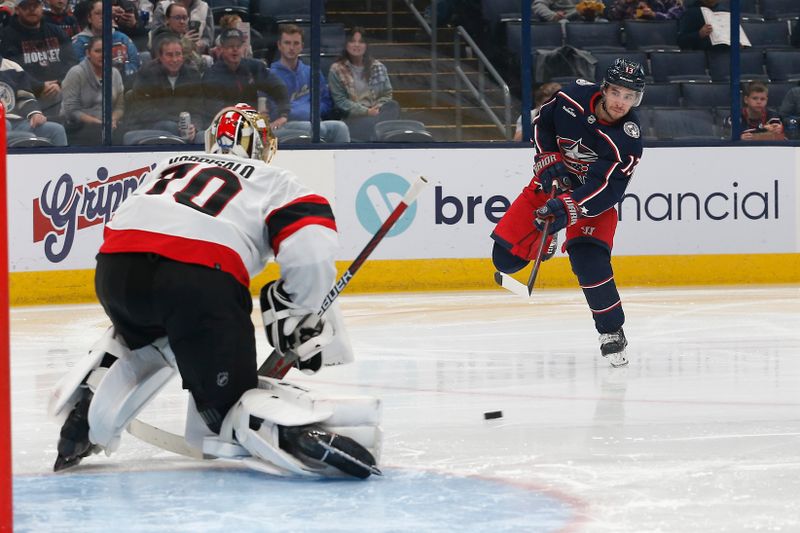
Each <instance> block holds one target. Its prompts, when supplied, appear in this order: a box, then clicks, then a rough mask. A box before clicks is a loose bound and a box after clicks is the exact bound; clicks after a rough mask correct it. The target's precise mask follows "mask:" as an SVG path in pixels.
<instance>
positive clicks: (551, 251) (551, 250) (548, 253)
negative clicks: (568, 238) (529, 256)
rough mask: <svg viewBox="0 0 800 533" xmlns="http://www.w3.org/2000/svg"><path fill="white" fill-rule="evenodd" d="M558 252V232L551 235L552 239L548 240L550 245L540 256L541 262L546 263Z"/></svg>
mask: <svg viewBox="0 0 800 533" xmlns="http://www.w3.org/2000/svg"><path fill="white" fill-rule="evenodd" d="M557 251H558V232H555V233H553V238H552V239H551V240H550V244H548V245H547V249H545V251H544V253H543V254H542V261H547V260H548V259H550V258H551V257H553V256H554V255H556V252H557Z"/></svg>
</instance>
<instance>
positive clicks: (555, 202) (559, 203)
mask: <svg viewBox="0 0 800 533" xmlns="http://www.w3.org/2000/svg"><path fill="white" fill-rule="evenodd" d="M579 213H580V207H578V204H577V203H575V200H574V199H573V198H572V196H570V195H569V194H562V195H560V196H556V197H555V198H551V199H550V200H547V203H545V204H544V205H543V206H542V207H540V208H539V209H537V210H536V220H534V221H533V223H534V225H536V229H538V230H539V231H544V225H545V223H546V222H547V221H548V220H549V221H550V227H549V228H548V230H547V234H548V235H552V234H553V233H556V232H558V231H561V230H562V229H564V228H566V227H569V226H572V225H573V224H575V223H576V222H577V221H578V218H580V214H579Z"/></svg>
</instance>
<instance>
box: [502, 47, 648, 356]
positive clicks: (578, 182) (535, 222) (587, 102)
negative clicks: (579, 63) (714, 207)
mask: <svg viewBox="0 0 800 533" xmlns="http://www.w3.org/2000/svg"><path fill="white" fill-rule="evenodd" d="M644 85H645V76H644V70H643V69H642V67H641V65H639V64H638V63H635V62H632V61H627V60H625V59H617V60H616V61H615V63H614V64H613V65H612V66H610V67H609V68H608V69H607V71H606V73H605V77H604V78H603V82H602V84H601V85H600V86H598V85H596V84H594V83H591V82H588V81H586V80H577V81H576V82H574V83H572V84H570V85H568V86H567V87H566V88H564V89H562V90H561V91H559V92H558V93H557V94H556V95H555V96H554V97H553V98H552V99H551V100H550V101H549V102H547V103H546V104H544V105H543V106H542V108H541V110H540V112H539V116H538V117H536V120H535V121H534V130H533V141H534V144H535V147H536V156H535V157H534V166H533V171H534V177H533V179H532V180H531V182H530V184H528V185H527V186H526V187H525V188H524V189H523V190H522V193H521V194H520V195H519V197H518V198H517V199H516V200H514V202H513V204H512V205H511V207H510V208H509V210H508V211H507V212H506V214H505V215H504V216H503V218H502V219H501V220H500V222H499V223H498V224H497V226H496V227H495V229H494V232H493V233H492V238H493V239H494V241H495V242H494V248H493V250H492V260H493V262H494V265H495V267H496V268H497V270H499V271H500V272H504V273H512V272H516V271H518V270H520V269H522V268H523V267H524V266H525V265H526V264H528V262H529V261H531V260H534V259H535V254H536V252H537V251H538V249H539V244H540V242H541V239H542V237H543V235H542V230H543V228H544V227H545V223H546V222H547V221H549V222H550V224H549V228H548V229H549V231H548V235H547V236H546V238H547V239H548V241H549V242H547V243H545V244H546V246H547V249H546V255H545V256H544V257H545V258H549V257H551V256H552V254H554V253H555V250H556V242H555V238H556V234H557V232H558V231H560V230H561V229H563V228H566V242H565V243H564V248H565V249H566V252H567V253H568V254H569V260H570V264H571V265H572V271H573V272H574V273H575V275H576V276H577V278H578V283H579V284H580V286H581V289H582V290H583V293H584V295H585V297H586V301H587V303H588V304H589V309H591V312H592V316H593V318H594V323H595V327H596V328H597V331H598V332H599V333H600V351H601V353H602V355H603V356H604V357H606V358H608V361H609V362H610V363H611V365H612V366H622V365H626V364H628V359H627V356H626V353H625V347H626V346H627V345H628V341H627V340H626V339H625V333H624V332H623V329H622V325H623V324H624V322H625V314H624V313H623V310H622V302H621V300H620V296H619V293H618V292H617V287H616V284H615V283H614V274H613V272H612V269H611V249H612V245H613V242H614V232H615V231H616V227H617V210H616V207H615V206H616V204H617V203H618V202H619V201H620V200H621V199H622V196H623V194H624V193H625V189H626V188H627V186H628V183H630V180H631V177H632V176H633V172H634V170H635V169H636V165H637V163H638V162H639V159H640V158H641V155H642V139H641V130H640V128H639V121H638V119H637V116H636V113H635V112H634V111H633V108H634V107H636V106H637V105H639V103H640V102H641V101H642V95H643V92H644ZM553 187H555V188H556V190H555V192H554V193H553V196H554V197H553V198H551V192H553V191H552V190H551V188H553Z"/></svg>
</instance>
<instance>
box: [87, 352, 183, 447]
mask: <svg viewBox="0 0 800 533" xmlns="http://www.w3.org/2000/svg"><path fill="white" fill-rule="evenodd" d="M115 355H116V354H115ZM176 373H177V370H176V367H175V355H174V354H173V353H172V349H171V348H170V347H169V344H168V343H167V341H166V338H163V339H159V340H157V341H156V342H154V343H153V344H151V345H148V346H145V347H143V348H139V349H137V350H128V352H127V354H125V356H123V357H120V358H119V359H118V360H117V361H116V362H115V363H114V364H113V365H111V368H110V369H108V371H107V372H105V375H104V376H102V379H100V380H99V383H97V385H96V388H95V389H94V398H93V399H92V403H91V405H90V406H89V440H91V441H92V442H93V443H95V444H99V445H100V446H102V447H103V448H104V449H105V450H106V453H110V452H112V451H114V450H116V448H117V447H118V446H119V441H120V435H121V434H122V431H123V430H124V429H125V427H126V426H127V425H128V424H129V423H130V421H131V420H133V418H134V417H135V416H136V415H137V414H138V413H139V412H140V411H141V410H142V409H143V408H144V407H145V406H146V405H147V403H148V402H149V401H150V399H151V398H152V397H153V396H155V395H156V394H157V393H158V391H160V390H161V389H162V387H164V385H166V384H167V382H168V381H169V380H170V379H171V378H172V377H173V376H174V375H175V374H176ZM90 381H95V380H90Z"/></svg>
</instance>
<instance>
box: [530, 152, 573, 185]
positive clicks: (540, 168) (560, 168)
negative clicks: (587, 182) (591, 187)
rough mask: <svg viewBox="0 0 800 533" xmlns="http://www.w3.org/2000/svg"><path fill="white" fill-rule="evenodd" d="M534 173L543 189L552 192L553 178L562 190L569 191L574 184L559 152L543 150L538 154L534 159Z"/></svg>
mask: <svg viewBox="0 0 800 533" xmlns="http://www.w3.org/2000/svg"><path fill="white" fill-rule="evenodd" d="M533 161H534V162H533V175H534V178H535V179H536V181H538V182H539V185H540V186H541V187H542V190H543V191H544V192H545V193H547V194H550V190H551V189H552V188H553V180H555V181H556V183H557V186H558V188H559V189H561V190H562V191H567V190H569V188H570V185H571V184H572V180H570V177H569V170H567V166H566V165H565V164H564V161H563V160H562V158H561V154H560V153H559V152H542V153H540V154H536V156H535V157H534V159H533Z"/></svg>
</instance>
